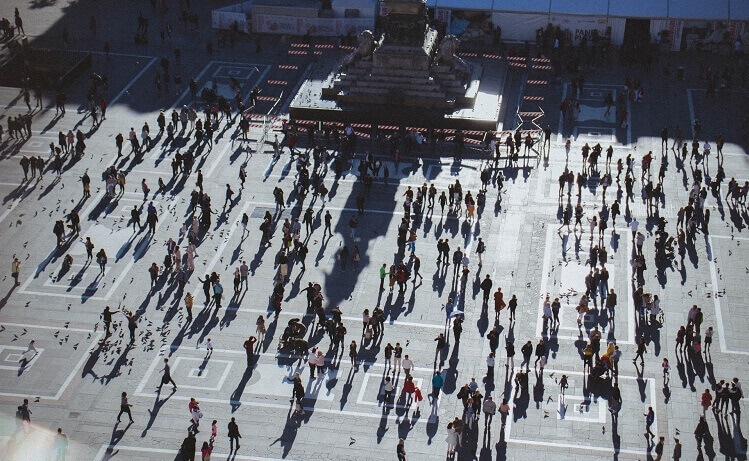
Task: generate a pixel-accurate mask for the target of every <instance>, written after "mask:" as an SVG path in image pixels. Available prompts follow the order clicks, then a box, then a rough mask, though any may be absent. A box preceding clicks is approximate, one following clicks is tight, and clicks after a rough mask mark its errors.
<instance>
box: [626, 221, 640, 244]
mask: <svg viewBox="0 0 749 461" xmlns="http://www.w3.org/2000/svg"><path fill="white" fill-rule="evenodd" d="M639 227H640V222H639V221H638V220H637V219H636V218H633V219H632V221H630V223H629V228H630V229H631V230H632V243H635V236H636V235H637V229H638V228H639Z"/></svg>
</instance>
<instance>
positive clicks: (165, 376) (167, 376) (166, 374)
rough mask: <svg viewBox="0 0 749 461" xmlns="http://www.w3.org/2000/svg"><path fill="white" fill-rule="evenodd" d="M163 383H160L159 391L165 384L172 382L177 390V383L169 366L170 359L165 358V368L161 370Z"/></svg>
mask: <svg viewBox="0 0 749 461" xmlns="http://www.w3.org/2000/svg"><path fill="white" fill-rule="evenodd" d="M161 371H162V375H161V383H160V384H159V387H158V388H157V389H158V391H159V392H161V387H162V386H163V385H164V384H167V383H171V384H172V386H173V390H175V391H176V390H177V383H175V382H174V379H172V369H171V367H170V366H169V359H166V358H165V359H164V368H163V369H162V370H161Z"/></svg>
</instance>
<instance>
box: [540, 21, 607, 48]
mask: <svg viewBox="0 0 749 461" xmlns="http://www.w3.org/2000/svg"><path fill="white" fill-rule="evenodd" d="M549 22H550V23H552V24H554V25H555V26H559V27H560V28H561V29H562V30H565V29H567V30H569V31H570V33H571V34H572V40H573V42H574V44H575V45H579V44H580V40H582V39H583V37H587V39H588V40H591V39H592V38H593V31H594V30H597V31H598V35H600V36H603V35H605V34H606V25H607V21H606V18H600V17H590V16H567V15H551V16H550V17H549Z"/></svg>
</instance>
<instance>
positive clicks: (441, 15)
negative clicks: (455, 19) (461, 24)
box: [434, 8, 450, 29]
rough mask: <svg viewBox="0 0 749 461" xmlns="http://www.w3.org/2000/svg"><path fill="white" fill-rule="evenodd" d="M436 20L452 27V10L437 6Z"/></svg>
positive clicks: (435, 11)
mask: <svg viewBox="0 0 749 461" xmlns="http://www.w3.org/2000/svg"><path fill="white" fill-rule="evenodd" d="M434 20H435V21H437V22H441V23H443V24H445V25H446V26H447V28H448V29H449V28H450V10H446V9H444V8H437V9H435V10H434Z"/></svg>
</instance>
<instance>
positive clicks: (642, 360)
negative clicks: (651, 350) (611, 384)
mask: <svg viewBox="0 0 749 461" xmlns="http://www.w3.org/2000/svg"><path fill="white" fill-rule="evenodd" d="M646 352H647V349H646V348H645V338H640V340H639V341H638V342H637V353H636V354H635V358H634V359H632V363H635V364H636V363H637V357H639V358H640V365H641V366H643V367H645V357H644V356H643V355H644V354H645V353H646Z"/></svg>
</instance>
